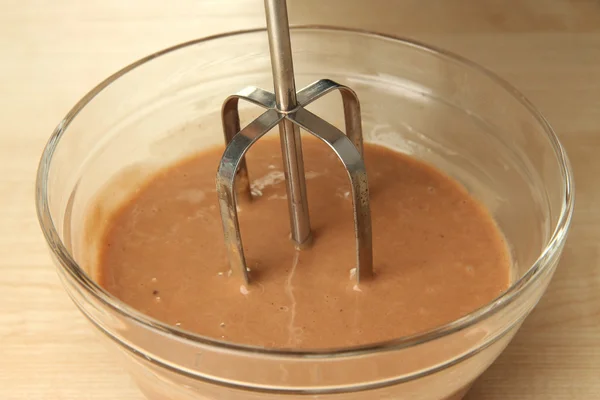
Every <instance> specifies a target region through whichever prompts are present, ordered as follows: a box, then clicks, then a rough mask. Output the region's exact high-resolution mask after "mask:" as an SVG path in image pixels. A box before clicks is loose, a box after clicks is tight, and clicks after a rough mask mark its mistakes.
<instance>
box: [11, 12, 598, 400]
mask: <svg viewBox="0 0 600 400" xmlns="http://www.w3.org/2000/svg"><path fill="white" fill-rule="evenodd" d="M343 4H344V5H345V7H342V5H343ZM290 12H291V18H292V20H293V22H295V23H329V24H335V25H347V26H354V27H361V28H366V29H373V30H377V31H382V32H388V33H394V34H398V35H404V36H409V37H412V38H416V39H419V40H421V41H425V42H428V43H432V44H435V45H438V46H442V47H445V48H447V49H450V50H453V51H455V52H457V53H460V54H462V55H464V56H467V57H468V58H471V59H473V60H475V61H477V62H479V63H480V64H482V65H484V66H486V67H488V68H490V69H492V70H494V71H495V72H497V73H498V74H499V75H501V76H503V77H504V78H506V79H508V80H509V81H511V82H512V83H513V84H514V85H515V86H517V87H518V88H519V89H521V90H522V91H523V92H524V93H525V94H526V95H527V96H528V97H529V98H530V99H531V100H532V101H533V102H534V103H535V104H536V105H537V106H538V107H539V108H540V109H541V110H542V112H543V113H544V114H545V115H546V116H547V118H548V119H549V120H550V122H551V123H552V124H553V126H554V128H555V129H556V131H557V132H558V134H559V136H560V137H561V139H562V141H563V143H564V145H565V146H566V148H567V150H568V153H569V155H570V157H571V160H572V162H573V167H574V170H575V180H576V185H577V206H576V212H575V217H574V223H573V230H572V233H571V235H570V238H569V242H568V245H567V248H566V250H565V254H564V257H563V260H562V263H561V265H560V267H559V269H558V272H557V274H556V275H555V278H554V280H553V282H552V284H551V286H550V288H549V290H548V292H547V294H546V295H545V296H544V298H543V299H542V301H541V302H540V304H539V306H538V308H537V309H536V310H535V311H534V312H533V314H532V315H531V316H530V317H529V319H528V320H527V321H526V322H525V324H524V326H523V328H522V329H521V331H520V333H519V334H518V335H517V337H516V338H515V339H514V341H513V343H512V344H511V345H510V346H509V348H508V349H507V350H506V352H505V353H504V354H503V355H502V356H501V357H500V359H499V360H498V361H497V362H496V363H495V364H494V365H493V366H492V367H491V368H490V370H489V371H488V372H487V373H486V374H485V376H484V377H483V378H481V379H480V380H479V382H478V383H477V385H476V386H475V388H474V389H473V390H472V392H471V394H470V395H469V397H468V398H469V399H470V400H501V399H502V400H504V399H540V400H542V399H543V400H558V399H569V400H571V399H599V398H600V265H599V261H600V247H599V243H600V225H598V223H599V222H600V208H599V207H600V184H599V182H600V181H599V180H600V3H599V2H598V1H594V0H590V1H585V0H579V1H576V0H573V1H567V0H539V1H535V0H523V1H517V0H515V1H500V0H485V1H478V0H472V1H460V0H449V1H441V0H440V1H427V0H426V1H420V0H403V1H392V0H389V1H385V0H371V1H368V2H367V1H365V0H325V1H317V0H314V1H313V0H304V1H302V0H290ZM333 12H338V13H339V15H338V16H337V17H335V18H333V19H331V18H330V17H328V14H330V13H333ZM262 24H263V15H262V10H261V2H260V1H259V0H247V1H235V2H233V1H225V0H175V1H172V2H167V1H162V0H135V1H133V0H128V1H122V0H102V1H100V0H96V1H89V0H88V1H81V0H53V1H43V0H29V1H18V0H4V1H3V2H2V11H1V12H0V50H1V53H0V54H1V55H0V122H1V123H2V125H1V127H2V128H1V131H0V171H1V174H0V221H1V222H0V398H1V399H31V400H35V399H50V400H53V399H64V400H83V399H99V400H100V399H105V400H109V399H110V400H112V399H120V400H127V399H131V400H138V399H141V395H140V394H139V393H138V391H137V389H136V388H135V387H134V386H133V385H132V383H131V381H130V380H129V378H128V376H127V375H126V374H125V373H124V371H122V369H121V368H120V366H119V365H117V364H116V362H115V361H114V360H113V359H112V358H111V357H110V356H109V355H108V354H107V353H106V352H105V349H104V348H103V347H102V346H101V345H100V343H99V342H98V338H97V337H96V335H95V334H93V332H92V329H91V327H90V325H89V324H88V323H87V321H85V320H84V318H83V317H82V316H81V315H80V313H79V312H78V311H77V310H76V309H75V307H74V306H73V305H72V304H71V302H70V300H69V299H68V298H67V296H66V295H65V293H64V292H63V290H62V288H61V286H60V284H59V282H58V279H57V275H56V273H55V271H54V267H53V265H52V263H51V261H50V258H49V256H48V254H47V250H46V245H45V243H44V240H43V238H42V236H41V234H40V231H39V228H38V223H37V220H36V216H35V210H34V205H33V193H34V186H33V185H34V175H35V170H36V167H37V165H36V164H37V161H38V158H39V156H40V153H41V151H42V148H43V146H44V144H45V142H46V140H47V138H48V136H49V135H50V133H51V132H52V129H53V128H54V126H55V125H56V123H57V122H58V121H59V120H60V119H61V118H62V116H63V115H65V113H66V112H67V111H68V110H69V108H70V107H71V106H72V105H73V104H74V103H75V102H76V101H77V100H78V99H79V98H80V97H81V96H82V95H83V94H84V93H85V92H86V91H87V90H88V89H90V88H91V87H92V86H93V85H95V84H96V83H97V82H99V81H100V80H101V79H103V78H104V77H106V76H107V75H109V74H110V73H112V72H113V71H115V70H117V69H119V68H121V67H122V66H124V65H126V64H128V63H130V62H131V61H133V60H135V59H137V58H139V57H141V56H143V55H145V54H148V53H150V52H152V51H155V50H158V49H161V48H164V47H167V46H169V45H172V44H175V43H178V42H182V41H187V40H189V39H192V38H196V37H200V36H204V35H206V34H209V33H215V32H219V31H226V30H231V29H234V28H248V27H254V26H260V25H262Z"/></svg>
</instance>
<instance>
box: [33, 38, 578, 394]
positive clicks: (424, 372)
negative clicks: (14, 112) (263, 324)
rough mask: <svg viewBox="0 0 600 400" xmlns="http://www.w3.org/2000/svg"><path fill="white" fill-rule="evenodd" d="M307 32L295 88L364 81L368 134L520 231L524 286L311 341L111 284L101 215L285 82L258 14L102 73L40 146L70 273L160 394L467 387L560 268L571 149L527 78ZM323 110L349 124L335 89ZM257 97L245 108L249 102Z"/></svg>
mask: <svg viewBox="0 0 600 400" xmlns="http://www.w3.org/2000/svg"><path fill="white" fill-rule="evenodd" d="M292 42H293V49H294V61H295V67H296V72H297V84H298V87H302V86H304V85H306V84H308V83H310V82H312V81H314V80H317V79H320V78H330V79H333V80H335V81H338V82H339V83H342V84H345V85H348V86H350V87H351V88H353V89H354V90H356V92H357V93H358V95H359V98H360V99H361V103H362V111H363V125H364V132H365V140H366V141H371V142H379V143H384V144H385V145H387V146H391V147H394V148H395V149H397V150H398V151H401V152H405V153H408V154H410V155H412V156H414V157H417V158H419V159H422V160H425V161H427V162H428V163H431V164H433V165H435V166H437V167H438V168H439V169H441V170H443V171H446V172H447V173H448V174H450V175H452V176H454V177H455V178H456V179H458V180H459V181H460V182H462V183H463V184H464V185H465V187H466V188H468V190H469V191H470V192H471V193H472V194H473V195H474V196H475V197H477V198H478V199H480V200H481V201H482V202H483V203H484V204H485V205H486V206H487V207H488V208H489V210H490V212H491V213H492V214H493V216H494V217H495V219H496V221H497V223H498V226H499V227H500V229H502V231H503V233H504V235H505V236H506V239H507V242H508V243H509V245H510V249H511V252H512V257H513V259H514V271H513V284H512V286H511V287H510V288H509V289H508V290H507V291H506V292H505V293H504V294H502V295H501V296H500V297H498V298H497V299H496V300H495V301H493V302H492V303H490V304H488V305H486V306H485V307H482V308H481V309H479V310H476V311H474V312H472V313H471V314H469V315H467V316H465V317H464V318H461V319H459V320H457V321H454V322H452V323H450V324H448V325H446V326H443V327H440V328H438V329H435V330H433V331H430V332H426V333H423V334H420V335H417V336H414V337H404V338H398V339H397V340H395V341H392V342H388V343H378V344H374V345H371V346H366V347H362V348H353V349H338V350H335V351H333V350H332V351H322V352H312V353H308V352H301V351H276V350H267V349H262V348H252V347H246V346H239V345H236V344H232V343H224V342H219V341H215V340H212V339H208V338H205V337H200V336H196V335H194V334H191V333H189V332H185V331H182V330H179V329H178V328H177V327H173V326H168V325H165V324H163V323H161V322H159V321H156V320H152V319H151V318H149V317H147V316H145V315H143V314H141V313H139V312H137V311H136V310H134V309H132V308H130V307H129V306H127V305H126V304H124V303H122V302H121V301H119V300H118V299H116V298H114V297H112V296H111V295H109V294H108V293H107V292H106V291H104V290H103V289H102V288H101V287H100V286H99V285H98V284H97V282H96V280H95V276H96V271H94V268H95V265H94V260H95V257H96V254H97V251H98V243H97V242H98V232H97V230H96V231H95V230H94V229H91V228H90V227H93V226H97V223H98V222H99V221H100V222H101V221H103V220H105V218H106V215H108V213H110V212H111V209H113V208H114V207H116V206H118V204H119V202H120V201H122V200H123V199H124V198H126V197H127V195H128V194H130V193H131V192H132V191H134V190H135V189H136V187H137V186H136V185H139V184H140V182H141V181H142V180H143V178H144V177H146V176H148V174H151V173H152V172H153V171H156V170H158V169H160V168H162V167H164V166H166V165H168V164H171V163H172V162H174V161H175V160H177V159H179V158H181V157H184V156H186V155H189V154H191V153H196V152H198V151H200V150H202V149H204V148H206V147H208V146H212V145H214V144H216V143H221V142H222V140H223V139H222V131H221V122H220V114H219V111H220V108H221V103H222V101H223V99H224V98H225V97H226V96H228V95H229V94H232V93H234V92H236V91H238V90H239V89H241V88H242V87H244V86H246V85H255V86H259V87H263V88H266V89H270V88H272V81H271V67H270V63H269V52H268V45H267V37H266V34H265V33H264V31H261V30H254V31H245V32H236V33H230V34H225V35H219V36H215V37H211V38H206V39H201V40H197V41H193V42H190V43H185V44H182V45H179V46H176V47H173V48H171V49H168V50H165V51H161V52H159V53H156V54H153V55H151V56H149V57H146V58H144V59H142V60H140V61H138V62H136V63H135V64H133V65H131V66H129V67H127V68H125V69H123V70H121V71H120V72H118V73H116V74H115V75H113V76H111V77H110V78H108V79H107V80H105V81H104V82H102V83H101V84H100V85H98V86H97V87H96V88H95V89H93V90H92V91H91V92H90V93H89V94H88V95H86V96H85V97H84V98H83V99H82V100H81V101H80V102H79V103H78V104H77V105H76V106H75V107H74V108H73V109H72V110H71V112H69V114H68V115H67V116H66V117H65V119H64V120H63V121H61V123H60V124H59V125H58V127H57V129H56V130H55V132H54V133H53V135H52V137H51V139H50V141H49V143H48V145H47V147H46V149H45V151H44V153H43V156H42V160H41V163H40V167H39V171H38V180H37V193H36V199H37V209H38V215H39V220H40V223H41V227H42V230H43V232H44V234H45V237H46V239H47V241H48V244H49V246H50V249H51V251H52V255H53V258H54V260H55V262H56V265H57V267H58V272H59V275H60V277H61V279H62V282H63V284H64V286H65V289H66V290H67V292H68V293H69V295H70V296H71V298H72V299H73V301H74V302H75V304H76V305H77V306H78V307H79V309H80V310H81V311H82V312H83V314H84V315H85V316H86V317H87V318H88V319H89V320H90V321H91V322H92V323H93V324H94V325H95V326H96V327H97V328H98V330H99V331H100V332H102V333H103V335H104V336H105V337H106V338H108V339H110V340H109V342H110V343H111V346H110V347H111V348H114V349H118V350H119V351H118V352H119V353H120V354H121V355H122V356H123V357H122V359H123V360H124V361H123V362H124V363H125V364H126V366H127V368H128V369H129V370H130V371H131V373H132V376H133V377H134V379H135V380H136V381H137V382H138V384H139V386H140V387H141V389H142V391H143V392H144V393H145V394H146V395H147V396H148V398H150V399H161V400H162V399H173V400H192V399H206V400H209V399H210V400H213V399H215V400H216V399H219V400H223V399H235V400H246V399H273V398H285V399H294V398H313V399H317V398H318V399H346V400H353V399H369V400H372V399H411V400H440V399H453V400H455V399H460V398H461V397H462V396H463V395H464V393H465V392H466V390H468V388H469V386H470V385H471V383H472V382H473V381H474V379H475V378H477V377H478V376H479V375H480V374H481V373H482V372H483V371H484V370H485V369H486V368H487V367H488V366H489V365H490V363H492V362H493V361H494V359H495V358H496V357H497V356H498V355H499V353H500V352H501V351H502V350H503V349H504V348H505V346H506V345H507V344H508V342H509V341H510V340H511V338H512V337H513V335H514V334H515V332H516V331H517V329H518V328H519V326H520V324H521V323H522V322H523V319H524V318H525V317H526V316H527V314H528V313H529V312H530V311H531V309H532V308H533V307H534V306H535V304H536V303H537V301H538V300H539V298H540V297H541V295H542V294H543V292H544V290H545V289H546V287H547V285H548V283H549V281H550V279H551V277H552V275H553V272H554V270H555V268H556V265H557V263H558V259H559V256H560V253H561V251H562V248H563V245H564V242H565V237H566V234H567V230H568V227H569V223H570V219H571V213H572V210H573V182H572V176H571V171H570V167H569V163H568V160H567V157H566V156H565V153H564V150H563V148H562V147H561V145H560V144H559V142H558V140H557V138H556V136H555V135H554V133H553V132H552V129H551V128H550V127H549V126H548V124H547V123H546V121H545V120H544V118H543V117H542V116H541V115H540V114H539V113H538V112H537V111H536V110H535V109H534V108H533V107H532V106H531V104H530V103H529V102H528V101H527V100H526V99H524V97H523V96H522V95H521V94H519V93H518V92H517V91H516V90H514V89H513V88H511V87H510V86H509V85H507V84H506V83H505V82H503V81H502V80H500V79H498V78H497V77H495V76H494V75H492V74H491V73H489V72H487V71H485V70H484V69H482V68H480V67H478V66H476V65H474V64H472V63H470V62H468V61H466V60H463V59H461V58H459V57H456V56H454V55H450V54H448V53H446V52H443V51H439V50H434V49H431V48H428V47H425V46H423V45H420V44H417V43H413V42H410V41H406V40H400V39H396V38H391V37H387V36H382V35H377V34H373V33H366V32H356V31H349V30H340V29H331V28H316V27H307V28H300V29H295V30H294V31H293V33H292ZM311 109H312V110H313V111H314V112H316V113H317V114H319V115H321V116H322V117H324V118H326V119H328V120H329V121H330V122H332V123H335V124H336V125H338V126H340V127H341V126H343V116H342V112H341V102H340V101H339V99H337V98H336V96H332V95H329V96H327V97H326V98H323V99H322V100H319V101H318V102H316V103H314V104H313V105H312V106H311ZM256 114H257V110H255V109H253V108H250V107H248V108H243V111H242V115H243V116H244V117H245V118H250V117H252V116H254V115H256ZM215 168H216V166H215ZM215 234H221V232H215ZM200 267H201V266H200ZM398 323H401V321H398Z"/></svg>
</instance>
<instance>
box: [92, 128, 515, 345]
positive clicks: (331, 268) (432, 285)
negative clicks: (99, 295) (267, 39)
mask: <svg viewBox="0 0 600 400" xmlns="http://www.w3.org/2000/svg"><path fill="white" fill-rule="evenodd" d="M303 149H304V160H305V170H306V171H305V172H306V179H307V191H308V204H309V207H310V217H311V223H312V228H313V234H314V242H313V244H312V246H311V247H310V248H308V249H303V250H296V249H295V247H294V245H293V243H292V242H291V240H290V236H289V219H288V210H287V199H286V190H285V182H284V174H283V169H282V162H281V155H280V145H279V141H278V140H276V139H274V138H271V137H268V138H263V139H262V140H261V141H259V142H257V143H256V144H255V146H254V147H253V148H252V149H251V151H250V152H249V154H248V156H247V160H248V166H249V173H250V179H251V182H252V193H253V200H252V201H245V202H244V201H241V199H240V205H239V208H240V209H239V218H240V225H241V229H242V238H243V241H244V248H245V251H246V257H247V262H248V267H249V268H250V275H251V277H252V283H251V284H249V285H242V284H241V282H240V281H238V280H236V279H234V277H230V276H229V264H228V260H227V255H226V252H225V246H224V243H223V237H222V227H221V219H220V215H219V207H218V199H217V194H216V189H215V174H216V168H217V165H218V163H219V160H220V157H221V154H222V152H223V148H214V149H211V150H209V151H205V152H202V153H201V154H198V155H196V156H194V157H191V158H188V159H185V160H182V161H181V162H179V163H178V164H176V165H174V166H171V167H169V168H167V169H164V170H163V171H161V172H160V173H158V174H156V175H155V176H152V177H150V178H149V179H148V181H147V182H146V183H145V185H144V186H143V187H142V188H141V189H140V190H139V191H137V192H136V193H135V194H134V195H132V196H131V198H130V199H129V200H128V201H127V202H125V203H124V204H123V205H122V207H120V208H119V209H118V210H117V211H116V212H114V213H113V215H112V216H111V217H110V218H109V219H108V222H107V224H106V226H105V227H104V234H103V238H102V241H101V243H102V248H101V252H100V257H99V260H98V267H99V268H98V271H99V275H100V276H99V282H100V284H101V285H102V286H103V287H104V288H105V289H106V290H108V291H109V292H110V293H111V294H113V295H114V296H116V297H117V298H119V299H121V300H122V301H124V302H125V303H127V304H129V305H131V306H132V307H134V308H136V309H138V310H139V311H141V312H143V313H145V314H147V315H149V316H151V317H154V318H156V319H158V320H160V321H164V322H166V323H169V324H172V325H174V326H177V327H179V328H181V329H185V330H188V331H191V332H195V333H197V334H200V335H203V336H208V337H212V338H215V339H218V340H224V341H229V342H235V343H239V344H247V345H254V346H261V347H268V348H303V349H324V348H341V347H349V346H357V345H365V344H370V343H375V342H380V341H385V340H392V339H396V338H400V337H403V336H407V335H412V334H416V333H419V332H423V331H426V330H429V329H432V328H435V327H437V326H440V325H442V324H445V323H448V322H450V321H453V320H456V319H457V318H460V317H461V316H464V315H466V314H468V313H469V312H472V311H474V310H476V309H477V308H479V307H481V306H483V305H485V304H488V303H489V302H490V301H492V300H493V299H494V298H496V297H497V296H498V295H500V293H502V292H503V291H504V290H505V289H506V288H507V287H508V285H509V283H510V257H509V253H508V250H507V245H506V243H505V241H504V239H503V236H502V234H501V232H500V231H499V229H498V227H497V226H496V224H495V222H494V220H493V219H492V217H491V215H490V214H489V213H488V211H487V210H486V209H485V208H484V207H483V206H482V205H481V204H480V203H479V202H478V201H476V200H475V199H474V198H473V197H471V196H470V195H469V193H468V192H467V191H466V190H465V188H463V187H462V186H461V185H460V184H459V183H458V182H456V181H455V180H453V179H452V178H450V177H448V176H446V175H444V174H443V173H441V172H440V171H438V170H436V169H435V168H433V167H431V166H429V165H427V164H425V163H422V162H420V161H418V160H416V159H414V158H411V157H409V156H407V155H403V154H400V153H398V152H395V151H393V150H391V149H388V148H385V147H382V146H379V145H375V144H369V143H365V147H364V158H365V162H366V166H367V173H368V177H369V187H370V196H371V213H372V227H373V254H374V270H375V276H374V278H373V279H372V280H370V281H368V282H361V284H360V286H356V285H355V282H356V279H355V278H354V277H353V274H354V273H355V269H354V268H355V267H356V265H355V263H356V254H355V251H356V249H355V241H354V224H353V217H352V200H351V196H350V193H349V191H350V185H349V182H348V178H347V175H346V173H345V171H344V169H343V167H342V165H341V163H340V162H339V161H338V160H337V158H336V157H335V155H334V154H333V153H332V152H331V150H330V149H329V148H328V147H327V146H325V145H324V144H322V143H320V142H318V141H317V140H315V139H312V138H306V139H305V140H304V141H303Z"/></svg>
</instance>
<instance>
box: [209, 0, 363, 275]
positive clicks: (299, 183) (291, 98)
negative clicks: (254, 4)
mask: <svg viewBox="0 0 600 400" xmlns="http://www.w3.org/2000/svg"><path fill="white" fill-rule="evenodd" d="M265 11H266V17H267V18H266V19H267V33H268V37H269V50H270V55H271V66H272V69H273V83H274V88H275V93H274V94H273V93H271V92H268V91H265V90H263V89H260V88H256V87H247V88H244V89H242V90H241V91H239V92H238V93H237V94H234V95H232V96H229V97H228V98H227V99H226V100H225V102H224V104H223V108H222V120H223V131H224V135H225V143H226V145H227V146H226V148H225V152H224V153H223V157H222V158H221V162H220V164H219V169H218V172H217V193H218V196H219V207H220V211H221V219H222V222H223V231H224V236H225V245H226V247H227V253H228V257H229V263H230V266H231V271H232V274H233V275H236V276H239V277H241V279H243V280H244V282H245V283H246V284H248V283H250V277H249V273H248V268H247V267H246V259H245V257H244V249H243V247H242V238H241V234H240V227H239V222H238V215H237V199H236V196H237V195H242V194H244V195H247V196H251V193H250V180H249V179H248V170H247V166H246V161H245V157H244V155H245V154H246V152H247V151H248V150H249V149H250V147H251V146H252V145H253V144H254V143H255V142H256V141H257V140H258V139H260V138H261V137H262V136H263V135H265V134H266V133H268V132H269V131H270V130H271V129H273V128H274V127H275V126H276V125H279V133H280V140H281V151H282V155H283V164H284V173H285V179H286V184H287V198H288V206H289V214H290V223H291V236H292V239H293V241H294V242H295V244H296V246H297V247H298V248H303V247H305V246H308V245H310V242H311V240H312V237H311V228H310V219H309V213H308V203H307V199H306V180H305V177H304V162H303V158H302V143H301V138H300V128H302V129H304V130H305V131H307V132H309V133H311V134H312V135H314V136H316V137H317V138H319V139H320V140H322V141H323V142H325V143H326V144H327V145H329V147H330V148H331V149H332V150H333V151H334V152H335V154H336V155H337V156H338V158H339V159H340V160H341V161H342V163H343V164H344V167H345V168H346V172H347V173H348V177H349V178H350V183H351V186H352V190H351V193H352V202H353V207H354V233H355V238H356V253H357V255H356V259H357V265H356V279H357V283H359V282H360V281H361V280H363V279H367V278H369V277H371V276H372V274H373V252H372V247H371V241H372V238H371V211H370V207H369V187H368V183H367V172H366V169H365V164H364V161H363V158H362V155H363V138H362V128H361V117H360V105H359V101H358V97H357V96H356V93H355V92H354V91H353V90H352V89H350V88H348V87H346V86H343V85H340V84H338V83H335V82H333V81H331V80H328V79H322V80H319V81H317V82H315V83H313V84H311V85H309V86H307V87H305V88H304V89H302V90H300V91H299V92H298V93H296V84H295V81H294V67H293V62H292V49H291V42H290V30H289V22H288V14H287V4H286V0H265ZM334 90H338V91H340V93H341V95H342V100H343V105H344V117H345V125H346V135H344V133H343V132H341V131H340V130H339V129H337V128H336V127H334V126H333V125H331V124H329V123H328V122H326V121H325V120H323V119H321V118H319V117H318V116H316V115H315V114H313V113H311V112H310V111H307V110H306V109H305V108H304V107H305V106H307V105H308V104H310V103H311V102H313V101H314V100H316V99H318V98H319V97H321V96H323V95H325V94H327V93H329V92H331V91H334ZM240 99H241V100H245V101H248V102H250V103H252V104H255V105H257V106H260V107H263V108H265V109H266V111H265V112H264V113H263V114H262V115H261V116H259V117H258V118H256V119H255V120H254V121H252V122H251V123H249V124H248V125H247V126H246V127H244V128H243V129H240V118H239V114H238V102H239V100H240ZM235 184H237V185H238V186H241V187H238V188H237V190H235V189H234V185H235Z"/></svg>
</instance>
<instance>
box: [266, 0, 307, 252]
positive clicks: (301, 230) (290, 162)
mask: <svg viewBox="0 0 600 400" xmlns="http://www.w3.org/2000/svg"><path fill="white" fill-rule="evenodd" d="M265 13H266V17H267V33H268V37H269V52H270V54H271V67H272V69H273V85H274V87H275V98H276V103H277V108H278V109H279V110H280V111H282V112H287V111H292V110H294V109H295V108H296V107H297V106H298V104H297V100H296V83H295V82H294V65H293V61H292V48H291V41H290V27H289V21H288V14H287V2H286V0H265ZM279 135H280V138H281V151H282V155H283V168H284V173H285V178H286V182H287V195H288V208H289V214H290V225H291V233H292V239H293V240H294V241H295V242H296V245H297V246H301V245H303V244H306V243H309V242H310V239H311V230H310V218H309V215H308V201H307V199H306V178H305V176H304V160H303V157H302V143H301V139H300V129H299V128H298V126H296V125H295V124H294V123H293V122H291V121H289V120H287V119H284V120H282V121H281V122H280V123H279Z"/></svg>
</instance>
